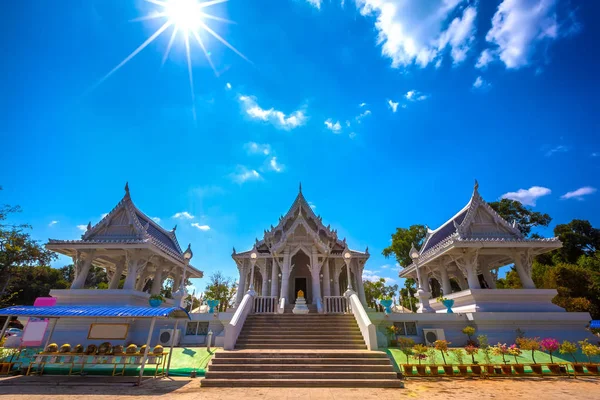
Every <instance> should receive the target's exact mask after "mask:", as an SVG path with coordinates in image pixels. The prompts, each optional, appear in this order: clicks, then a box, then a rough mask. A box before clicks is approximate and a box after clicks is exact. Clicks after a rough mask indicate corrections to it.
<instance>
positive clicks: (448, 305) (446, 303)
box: [442, 300, 454, 314]
mask: <svg viewBox="0 0 600 400" xmlns="http://www.w3.org/2000/svg"><path fill="white" fill-rule="evenodd" d="M442 304H443V305H444V307H446V308H447V309H448V311H446V312H447V313H448V314H452V313H454V311H452V306H453V305H454V300H442Z"/></svg>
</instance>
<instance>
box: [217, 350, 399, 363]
mask: <svg viewBox="0 0 600 400" xmlns="http://www.w3.org/2000/svg"><path fill="white" fill-rule="evenodd" d="M218 358H259V359H271V358H288V359H302V358H369V359H374V358H376V359H385V360H388V361H389V357H388V355H387V354H386V353H384V352H381V351H327V350H320V351H307V352H300V351H273V352H270V351H257V352H254V351H253V352H248V351H217V352H216V353H215V356H214V358H213V360H216V359H218Z"/></svg>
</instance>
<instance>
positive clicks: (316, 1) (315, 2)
mask: <svg viewBox="0 0 600 400" xmlns="http://www.w3.org/2000/svg"><path fill="white" fill-rule="evenodd" d="M306 1H307V2H308V4H310V5H311V6H313V7H315V8H317V9H319V10H320V9H321V0H306Z"/></svg>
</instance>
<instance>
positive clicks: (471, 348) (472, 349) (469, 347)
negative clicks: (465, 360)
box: [465, 344, 479, 364]
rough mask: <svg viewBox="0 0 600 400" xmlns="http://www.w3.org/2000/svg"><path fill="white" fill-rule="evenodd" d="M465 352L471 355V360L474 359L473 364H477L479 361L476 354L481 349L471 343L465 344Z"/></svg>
mask: <svg viewBox="0 0 600 400" xmlns="http://www.w3.org/2000/svg"><path fill="white" fill-rule="evenodd" d="M465 352H466V353H467V354H468V355H470V356H471V360H472V361H473V364H477V361H475V354H477V353H478V352H479V349H478V348H477V347H475V346H473V345H471V344H469V345H467V346H465Z"/></svg>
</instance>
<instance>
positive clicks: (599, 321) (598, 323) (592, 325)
mask: <svg viewBox="0 0 600 400" xmlns="http://www.w3.org/2000/svg"><path fill="white" fill-rule="evenodd" d="M590 328H592V329H600V319H596V320H594V321H592V322H590Z"/></svg>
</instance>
